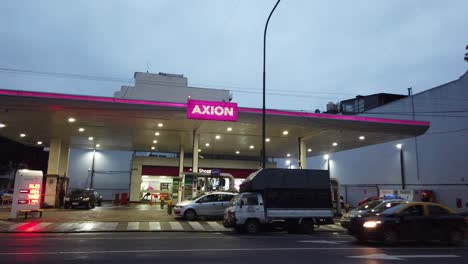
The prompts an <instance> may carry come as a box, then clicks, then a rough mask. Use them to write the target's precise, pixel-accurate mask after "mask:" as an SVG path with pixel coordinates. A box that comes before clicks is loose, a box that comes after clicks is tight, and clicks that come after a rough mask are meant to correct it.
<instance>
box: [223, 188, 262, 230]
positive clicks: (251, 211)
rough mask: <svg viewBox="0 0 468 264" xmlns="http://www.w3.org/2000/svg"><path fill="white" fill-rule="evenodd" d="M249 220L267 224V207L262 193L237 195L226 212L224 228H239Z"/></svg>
mask: <svg viewBox="0 0 468 264" xmlns="http://www.w3.org/2000/svg"><path fill="white" fill-rule="evenodd" d="M248 220H255V221H257V222H258V223H259V224H264V223H265V207H264V206H263V197H262V195H261V194H260V193H256V192H245V193H240V194H238V195H236V196H235V197H234V198H233V199H232V200H231V202H230V203H229V205H228V207H227V208H226V210H225V211H224V222H223V224H224V226H225V227H239V226H243V225H245V223H246V222H247V221H248Z"/></svg>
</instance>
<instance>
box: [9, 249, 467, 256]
mask: <svg viewBox="0 0 468 264" xmlns="http://www.w3.org/2000/svg"><path fill="white" fill-rule="evenodd" d="M379 249H395V250H402V249H405V250H407V249H411V250H414V249H427V250H434V249H444V250H447V249H453V248H397V247H394V248H379ZM290 250H296V251H305V250H335V251H337V250H369V248H368V247H346V248H340V247H338V248H336V247H330V248H324V247H309V248H306V247H299V248H206V249H150V250H121V251H118V250H91V251H49V252H45V251H42V252H37V251H36V252H2V253H0V256H5V255H65V254H113V253H116V254H124V253H161V252H168V253H170V252H213V251H218V252H225V251H226V252H229V251H290ZM376 255H385V254H376ZM408 256H413V257H419V256H425V257H429V258H431V257H433V256H439V257H450V258H452V257H459V256H457V255H406V256H405V257H408ZM350 257H362V256H350ZM398 257H403V256H402V255H401V256H400V255H399V256H398Z"/></svg>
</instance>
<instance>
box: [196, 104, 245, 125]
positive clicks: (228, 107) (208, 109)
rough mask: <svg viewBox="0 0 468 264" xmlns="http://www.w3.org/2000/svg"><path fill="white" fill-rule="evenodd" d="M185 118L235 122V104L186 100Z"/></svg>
mask: <svg viewBox="0 0 468 264" xmlns="http://www.w3.org/2000/svg"><path fill="white" fill-rule="evenodd" d="M187 118H188V119H203V120H216V121H231V122H236V121H237V104H236V103H225V102H213V101H199V100H187Z"/></svg>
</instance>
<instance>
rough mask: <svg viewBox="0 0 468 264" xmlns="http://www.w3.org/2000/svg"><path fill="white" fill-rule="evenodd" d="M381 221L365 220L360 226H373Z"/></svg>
mask: <svg viewBox="0 0 468 264" xmlns="http://www.w3.org/2000/svg"><path fill="white" fill-rule="evenodd" d="M381 223H382V222H381V221H366V222H365V223H364V224H363V225H362V226H363V227H365V228H375V227H376V226H378V225H380V224H381Z"/></svg>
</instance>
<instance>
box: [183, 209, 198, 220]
mask: <svg viewBox="0 0 468 264" xmlns="http://www.w3.org/2000/svg"><path fill="white" fill-rule="evenodd" d="M184 218H185V219H187V220H188V221H193V220H195V219H196V218H197V213H195V211H194V210H192V209H189V210H187V211H185V213H184Z"/></svg>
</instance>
